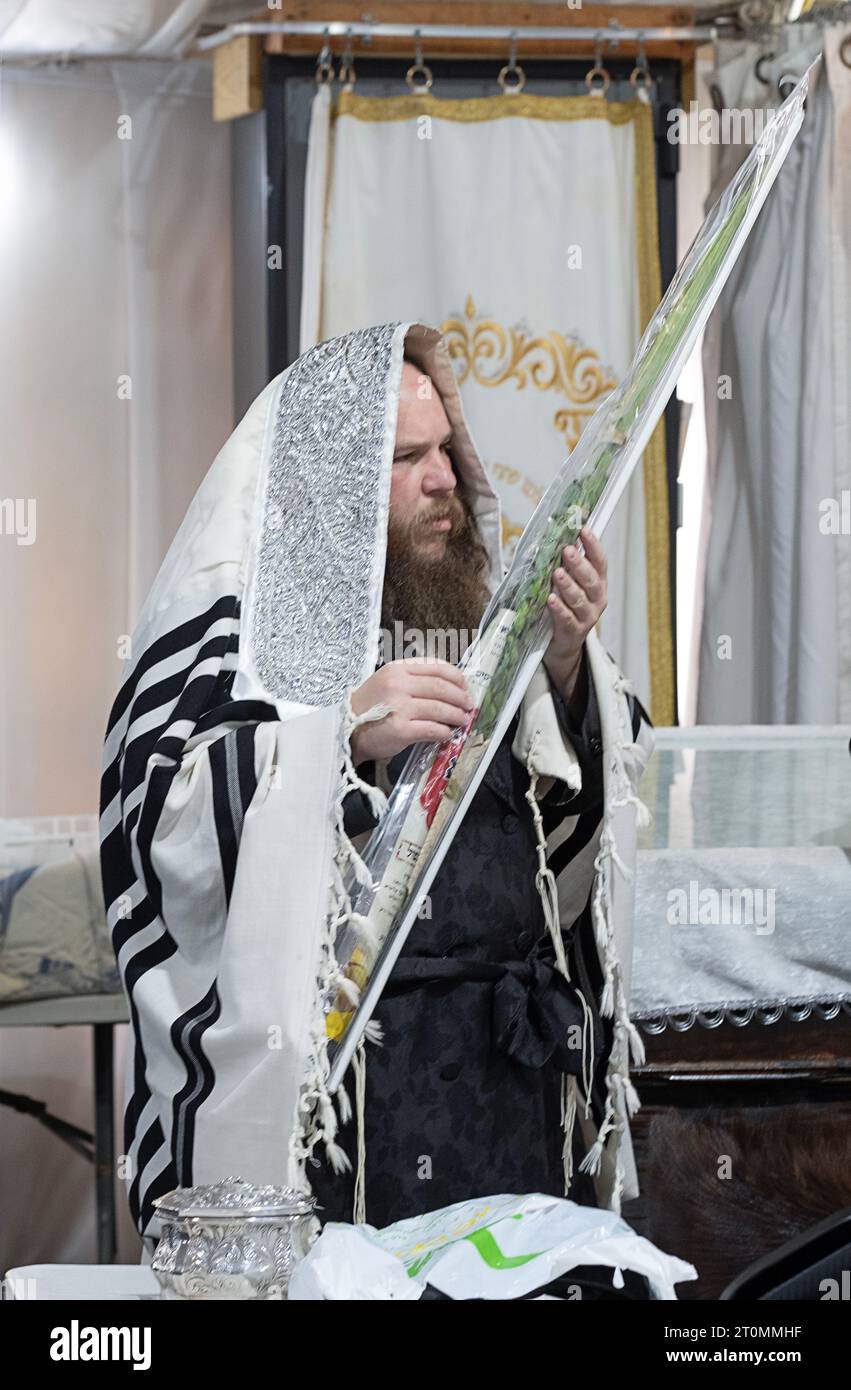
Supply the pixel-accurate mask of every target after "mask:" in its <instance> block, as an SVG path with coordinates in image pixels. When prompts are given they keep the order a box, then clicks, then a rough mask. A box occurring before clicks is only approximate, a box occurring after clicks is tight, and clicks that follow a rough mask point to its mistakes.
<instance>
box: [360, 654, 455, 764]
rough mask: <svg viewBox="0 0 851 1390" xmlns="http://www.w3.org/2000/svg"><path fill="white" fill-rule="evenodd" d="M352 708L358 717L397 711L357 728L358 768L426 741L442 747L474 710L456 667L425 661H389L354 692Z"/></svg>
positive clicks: (390, 756) (446, 662)
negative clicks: (375, 710)
mask: <svg viewBox="0 0 851 1390" xmlns="http://www.w3.org/2000/svg"><path fill="white" fill-rule="evenodd" d="M351 703H352V709H353V711H354V713H355V714H364V713H365V712H366V710H368V709H371V708H372V706H373V705H389V706H390V708H391V709H392V711H393V713H392V714H388V715H386V716H385V718H384V719H377V720H375V721H374V722H372V723H369V724H361V726H360V728H358V729H355V731H354V733H353V734H352V761H353V762H354V764H355V766H357V765H358V764H359V763H366V762H370V761H371V760H372V759H374V758H392V757H393V756H394V754H396V753H401V751H402V749H403V748H408V747H409V746H410V745H411V744H412V743H419V742H420V741H421V740H424V741H425V742H426V743H443V741H444V740H445V739H447V738H449V735H450V734H451V733H452V730H453V729H457V728H458V725H459V724H463V722H464V720H465V718H466V717H467V714H468V713H469V711H470V710H471V709H472V708H473V700H472V697H471V696H470V694H469V692H468V690H467V684H466V681H465V680H464V676H463V674H462V672H461V671H459V670H458V668H457V666H451V665H450V664H449V662H448V661H428V660H425V659H424V658H422V657H419V658H413V659H410V660H408V661H389V662H388V663H387V665H386V666H382V667H381V668H380V669H379V670H378V671H376V673H375V675H374V676H370V678H369V680H366V681H364V683H363V685H359V686H358V688H357V690H353V691H352V697H351Z"/></svg>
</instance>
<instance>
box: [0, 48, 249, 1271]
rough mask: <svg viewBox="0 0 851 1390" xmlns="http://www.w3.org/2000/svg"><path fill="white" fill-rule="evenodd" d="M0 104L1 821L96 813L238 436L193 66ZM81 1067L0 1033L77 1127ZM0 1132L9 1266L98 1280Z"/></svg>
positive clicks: (46, 1188)
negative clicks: (119, 704) (115, 732)
mask: <svg viewBox="0 0 851 1390" xmlns="http://www.w3.org/2000/svg"><path fill="white" fill-rule="evenodd" d="M0 103H2V106H0V188H2V197H0V339H2V341H3V343H4V344H5V345H6V352H5V353H4V370H3V372H2V374H0V420H2V463H0V502H2V501H3V500H6V499H12V501H15V500H16V499H17V500H19V501H21V502H24V503H28V504H30V511H29V515H30V516H31V515H32V504H33V503H34V506H35V522H36V528H35V539H34V542H33V543H32V544H19V543H18V542H19V540H20V539H21V535H20V534H16V533H15V531H14V529H12V530H10V529H9V526H8V525H7V524H5V520H6V518H7V517H8V516H9V515H10V513H9V511H8V509H6V511H4V512H3V513H2V515H3V517H4V526H3V530H2V533H0V593H2V594H3V602H2V604H0V642H2V650H3V653H4V659H3V662H2V664H0V816H2V817H7V818H14V817H20V816H30V815H51V814H65V813H69V814H70V813H82V812H94V811H96V810H97V803H98V782H99V776H100V761H101V743H102V739H103V733H104V728H105V723H106V717H107V713H108V710H109V706H110V704H111V701H112V698H113V696H114V694H115V691H116V689H117V685H118V681H119V678H120V674H121V657H122V652H121V651H120V643H121V639H122V635H124V634H127V633H129V632H130V631H131V630H132V626H133V621H134V617H135V613H136V610H137V609H138V606H139V604H140V602H141V600H142V599H143V598H144V596H145V593H146V591H147V589H148V587H149V586H150V583H151V581H152V580H153V577H154V575H155V573H156V571H157V569H158V567H159V563H160V560H161V559H162V556H163V555H164V553H165V551H166V549H167V547H168V544H169V542H170V541H171V538H172V536H173V535H174V532H175V531H176V529H177V526H178V524H179V522H180V520H181V519H182V516H183V513H184V511H185V509H186V506H187V504H188V502H189V500H190V499H191V497H192V495H193V493H194V492H195V489H196V487H197V485H198V483H199V482H200V480H201V478H202V477H203V475H204V473H205V472H206V470H207V468H208V467H209V464H210V462H211V460H212V459H213V457H214V455H215V454H216V453H217V451H218V449H219V448H220V447H221V445H222V443H223V442H224V440H225V439H226V438H227V436H228V434H229V433H230V431H231V429H232V427H233V412H232V361H231V268H230V259H231V238H230V141H229V131H228V129H227V127H222V126H214V125H213V123H212V119H211V112H210V74H209V69H208V67H207V65H206V64H203V65H202V64H192V63H189V64H182V65H181V66H180V67H177V66H174V65H171V64H160V63H155V62H147V63H138V64H129V63H128V64H123V63H113V64H81V65H76V66H73V67H69V68H64V69H35V70H24V69H9V68H4V69H3V72H2V88H0ZM122 136H123V137H124V138H122ZM25 516H26V514H22V519H25ZM90 1048H91V1034H90V1032H89V1031H88V1030H85V1031H84V1030H74V1029H64V1030H62V1031H61V1032H48V1031H45V1032H43V1033H42V1032H40V1031H36V1030H32V1029H17V1030H16V1029H11V1028H7V1029H2V1030H0V1087H6V1088H8V1089H10V1090H18V1091H24V1092H29V1093H30V1094H33V1095H36V1096H39V1097H40V1098H41V1099H43V1100H45V1101H46V1102H47V1103H48V1105H49V1107H50V1108H51V1109H52V1110H53V1111H54V1112H55V1113H57V1114H59V1115H60V1116H62V1117H63V1118H66V1119H69V1120H71V1121H73V1122H76V1123H78V1124H81V1125H84V1126H86V1127H87V1128H90V1127H91V1124H92V1112H91V1106H92V1094H91V1083H90V1078H91V1065H90ZM119 1072H120V1067H119ZM0 1135H2V1138H0V1266H3V1267H5V1266H6V1265H8V1264H10V1263H13V1264H14V1263H20V1262H24V1263H29V1262H31V1261H36V1260H42V1259H47V1260H74V1259H82V1260H88V1259H92V1258H93V1257H94V1214H93V1177H92V1171H91V1168H90V1166H89V1165H87V1164H86V1163H85V1162H84V1161H83V1160H82V1159H81V1158H78V1157H77V1156H76V1155H74V1154H72V1153H71V1152H70V1150H67V1149H66V1148H65V1146H64V1145H63V1144H62V1143H61V1142H60V1141H59V1140H57V1139H55V1138H53V1137H51V1136H49V1135H48V1134H47V1133H46V1132H45V1131H43V1130H41V1129H40V1128H39V1127H37V1126H36V1125H35V1124H34V1122H33V1121H32V1120H30V1119H27V1118H25V1117H22V1116H18V1115H15V1114H13V1113H12V1112H11V1111H9V1110H5V1109H4V1110H2V1111H0ZM119 1145H120V1136H119Z"/></svg>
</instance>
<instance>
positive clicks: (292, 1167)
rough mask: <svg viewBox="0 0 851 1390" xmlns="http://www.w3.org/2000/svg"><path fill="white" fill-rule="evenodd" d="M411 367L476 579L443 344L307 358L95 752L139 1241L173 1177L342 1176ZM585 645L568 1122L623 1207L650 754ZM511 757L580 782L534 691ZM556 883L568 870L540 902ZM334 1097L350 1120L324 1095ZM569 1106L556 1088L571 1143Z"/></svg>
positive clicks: (208, 506)
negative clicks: (582, 922) (346, 884)
mask: <svg viewBox="0 0 851 1390" xmlns="http://www.w3.org/2000/svg"><path fill="white" fill-rule="evenodd" d="M403 353H405V354H407V355H408V356H409V357H412V358H413V359H414V360H415V361H416V362H417V364H418V365H420V366H421V368H422V370H423V371H426V372H428V373H429V375H430V376H431V377H432V379H433V381H434V383H435V385H436V386H437V388H438V390H439V391H440V392H441V395H442V397H443V400H444V403H445V406H446V410H447V414H448V416H449V419H450V422H451V424H452V427H453V434H454V441H455V442H454V449H453V454H454V460H455V464H456V467H457V469H458V473H459V475H460V477H461V479H462V480H463V483H464V485H465V488H466V492H467V496H468V499H469V501H470V504H471V507H472V510H473V513H474V515H475V518H476V521H477V525H478V528H479V531H480V534H481V537H482V540H483V542H484V544H485V546H486V548H487V551H488V555H489V558H490V574H489V581H490V584H491V586H492V587H493V586H494V585H495V584H496V582H497V581H498V579H499V577H500V574H501V557H500V552H499V535H500V518H499V504H498V501H497V499H496V496H495V494H494V493H493V491H492V489H491V487H490V485H489V483H488V480H487V478H486V475H485V472H484V469H483V468H482V465H481V462H480V460H479V458H478V456H477V454H476V451H475V448H474V446H473V444H472V441H471V439H470V436H469V432H468V430H467V427H466V424H465V422H464V417H463V411H462V408H461V405H460V400H459V397H458V392H457V389H456V387H455V382H454V376H453V372H452V368H451V365H450V362H449V358H448V355H447V353H446V349H445V347H444V345H443V343H442V341H441V339H440V337H439V335H438V334H437V333H435V332H434V331H433V330H430V329H426V328H424V327H422V326H421V325H405V324H402V325H385V326H381V327H378V328H374V329H369V330H364V331H360V332H355V333H352V334H349V335H347V336H346V337H344V338H340V339H335V340H332V341H330V342H327V343H322V344H319V345H318V346H317V347H315V348H313V349H311V350H310V351H309V352H308V353H306V354H304V355H303V356H302V357H300V358H299V359H298V360H297V361H296V362H295V363H294V364H293V365H292V366H291V367H290V368H288V369H287V371H285V372H284V373H282V374H281V375H280V376H279V377H277V378H276V379H275V380H274V381H272V382H271V383H270V384H269V386H268V387H267V388H266V389H265V391H263V392H262V394H261V395H260V396H259V397H258V398H257V400H256V401H255V402H254V404H253V405H252V406H251V407H250V409H249V411H248V412H247V414H246V416H245V417H244V419H243V420H242V422H241V423H240V424H239V426H238V427H237V429H236V430H235V431H234V433H233V435H232V436H231V438H230V439H229V440H228V441H227V443H226V444H225V446H224V448H223V449H222V450H221V452H220V453H219V455H218V457H217V458H216V460H215V462H214V464H213V466H212V468H211V469H210V472H209V473H208V475H207V477H206V479H205V480H204V482H203V483H202V485H201V487H200V489H199V491H198V493H197V495H196V497H195V499H194V501H193V502H192V504H191V506H190V508H189V511H188V513H187V515H186V517H185V519H184V521H183V524H182V525H181V527H180V530H179V531H178V534H177V536H176V537H175V540H174V542H173V544H172V546H171V549H170V550H169V552H168V555H167V556H166V559H165V561H164V562H163V565H162V568H161V570H160V572H159V575H158V576H157V579H156V581H155V583H154V586H153V588H152V590H151V593H150V594H149V596H148V600H147V602H146V604H145V606H144V608H143V611H142V614H141V617H140V619H139V622H138V625H137V627H136V630H135V632H134V634H133V639H132V645H131V654H130V657H129V659H128V661H127V663H126V667H125V672H124V678H123V681H122V685H121V689H120V691H119V694H118V696H117V698H116V701H115V704H114V707H113V710H112V714H111V717H110V722H109V727H108V732H107V737H106V744H105V750H104V772H103V782H102V796H101V842H102V852H101V857H102V870H103V880H104V895H105V901H106V903H107V915H108V922H109V925H110V929H111V931H112V936H113V944H114V948H115V951H116V956H117V959H118V964H119V968H120V971H121V975H122V980H123V984H124V988H125V991H126V994H127V998H128V1003H129V1008H130V1016H131V1024H132V1032H133V1046H132V1048H131V1051H130V1055H129V1059H128V1071H127V1078H126V1109H125V1139H124V1149H125V1154H126V1157H127V1181H128V1186H129V1200H130V1205H131V1210H132V1212H133V1216H134V1219H135V1220H136V1222H137V1225H138V1226H139V1229H140V1231H142V1232H143V1233H149V1234H150V1233H154V1232H155V1231H156V1229H157V1227H156V1221H155V1218H154V1212H153V1207H152V1202H153V1200H154V1199H155V1198H156V1197H157V1196H159V1195H161V1194H162V1193H164V1192H166V1191H168V1190H170V1189H171V1188H173V1187H175V1186H186V1185H191V1184H194V1183H205V1182H212V1181H214V1180H216V1179H220V1178H223V1177H225V1176H227V1175H229V1174H235V1173H238V1174H240V1175H242V1176H243V1177H245V1178H246V1179H248V1180H249V1181H252V1182H255V1183H272V1182H276V1183H280V1182H287V1181H289V1182H290V1183H292V1184H294V1185H299V1186H301V1187H303V1188H305V1189H307V1190H309V1182H308V1171H309V1170H306V1168H305V1164H306V1159H307V1157H308V1155H309V1154H310V1153H311V1152H312V1150H313V1148H314V1147H315V1146H316V1145H317V1143H319V1142H322V1143H324V1145H325V1148H326V1151H327V1153H328V1156H329V1158H330V1160H331V1162H332V1163H333V1164H334V1165H335V1166H336V1167H341V1166H347V1164H348V1158H347V1156H346V1155H344V1154H343V1153H342V1151H341V1150H340V1149H339V1147H338V1145H337V1144H336V1142H335V1134H336V1129H337V1115H336V1113H335V1109H334V1104H333V1101H332V1098H331V1097H330V1096H329V1094H328V1091H327V1086H326V1080H327V1068H328V1058H327V1039H326V1033H325V1021H324V1015H323V1011H322V1003H323V999H324V998H325V997H326V991H327V990H328V988H329V987H330V986H331V985H333V984H335V983H336V982H337V981H338V980H339V978H340V976H339V968H338V966H337V962H336V960H335V959H334V952H333V945H334V936H335V933H336V926H337V924H338V923H339V921H340V919H341V917H345V913H346V910H347V902H346V899H345V894H344V892H343V887H342V885H343V873H344V870H345V866H346V863H347V862H348V861H347V856H348V855H350V854H351V846H350V845H349V842H348V841H347V839H346V837H345V834H344V831H343V821H342V803H343V799H344V797H345V796H346V794H347V793H348V791H349V790H350V789H351V788H352V787H353V786H362V787H363V789H364V790H366V791H368V793H369V794H370V795H371V796H372V797H373V799H374V804H375V805H376V807H378V804H379V800H380V794H379V793H376V792H375V791H374V790H373V789H371V788H366V787H365V785H364V784H362V783H360V782H359V779H358V778H357V774H356V772H355V769H354V767H353V765H352V762H351V757H350V752H349V737H350V734H351V730H352V727H353V723H354V721H353V719H352V716H351V710H350V706H349V698H348V697H349V692H350V691H351V690H353V689H354V688H356V687H357V686H358V685H360V684H361V683H362V682H363V681H364V680H365V679H366V678H367V677H368V676H369V675H371V674H372V672H373V670H374V669H375V664H376V659H377V653H378V643H379V629H380V613H381V593H382V584H383V573H384V561H385V546H386V533H387V516H388V507H389V489H390V473H391V466H392V458H393V448H394V442H395V430H396V413H397V406H398V397H399V386H400V378H401V369H402V358H403ZM588 651H589V664H590V669H591V673H592V678H593V680H594V682H595V687H596V690H597V696H598V702H599V705H600V709H601V717H602V721H603V737H604V756H605V758H606V802H607V805H606V815H605V818H604V822H603V825H602V826H601V837H600V839H599V841H598V842H597V844H596V845H595V858H594V862H593V864H591V865H590V866H589V865H587V864H586V866H585V871H584V872H583V874H582V878H583V879H584V880H585V882H584V886H583V884H582V883H579V884H576V885H574V886H575V888H577V889H578V891H577V893H576V896H577V899H578V898H580V897H581V895H582V892H583V891H584V893H585V898H584V899H583V900H582V902H580V904H579V906H580V908H581V906H582V905H583V903H584V901H587V896H588V892H589V890H590V887H591V883H592V881H593V882H594V884H595V885H596V888H595V894H596V896H595V902H596V909H595V911H596V923H597V939H598V948H599V951H600V957H601V962H602V964H603V971H604V976H605V978H606V980H607V982H608V986H607V987H608V991H609V994H610V998H609V999H608V1000H604V1001H603V1003H604V1012H605V1009H606V1006H607V1005H608V1009H609V1012H610V1013H612V1012H613V1013H614V1016H615V1021H616V1031H615V1047H614V1049H613V1051H612V1055H611V1058H610V1060H609V1065H608V1074H607V1088H608V1096H609V1104H608V1106H607V1114H606V1117H605V1118H604V1120H603V1123H602V1126H595V1124H594V1122H593V1119H591V1120H589V1117H588V1114H587V1113H585V1114H582V1113H580V1121H581V1122H582V1124H583V1131H584V1132H585V1135H586V1139H587V1142H588V1144H589V1146H591V1148H590V1152H589V1155H588V1167H589V1168H590V1169H591V1171H594V1172H595V1173H596V1180H597V1184H598V1194H599V1197H600V1200H601V1201H604V1202H605V1203H606V1204H609V1203H611V1204H614V1205H617V1203H618V1202H619V1199H620V1194H621V1192H622V1191H626V1192H627V1194H629V1193H630V1192H632V1191H633V1190H634V1189H635V1175H634V1169H633V1166H632V1159H631V1149H630V1146H629V1132H628V1125H627V1103H628V1099H629V1098H628V1079H627V1075H628V1062H629V1059H628V1049H627V1035H628V1031H629V1029H628V1020H627V1018H626V1002H625V1001H626V999H627V998H628V988H627V986H628V980H626V979H625V970H626V967H627V965H628V962H629V959H630V955H631V922H630V915H631V888H630V887H629V885H628V883H627V881H626V879H624V880H623V881H622V882H621V880H620V870H619V868H618V858H617V854H616V852H615V851H614V847H613V840H612V836H613V835H614V834H617V836H618V843H619V844H620V843H621V839H620V837H621V835H624V836H626V835H627V834H628V825H629V822H630V818H632V817H633V813H634V805H633V802H634V790H633V788H634V782H635V778H636V776H637V773H638V770H639V766H640V765H643V758H644V756H645V752H644V751H639V750H638V749H637V748H636V747H634V746H633V744H632V731H631V729H630V728H629V711H628V708H627V704H626V700H625V698H624V695H623V689H622V678H621V677H620V675H619V673H618V672H617V671H616V669H615V668H614V666H613V664H612V663H611V662H610V660H609V658H608V657H607V656H606V655H605V653H603V652H602V649H601V648H600V646H599V644H598V643H597V642H596V640H595V639H594V638H591V639H589V643H588ZM539 675H541V676H542V675H543V673H542V672H539ZM367 717H368V716H367ZM523 738H525V739H526V740H527V746H525V747H522V746H521V743H522V739H523ZM514 750H515V754H516V755H517V756H520V757H522V758H523V759H524V761H526V762H527V766H529V768H530V771H532V772H534V774H535V775H536V776H538V777H541V778H546V777H565V778H566V779H567V780H570V778H573V779H574V781H575V779H576V777H577V775H578V771H579V769H578V764H577V761H576V758H575V755H573V753H572V750H571V749H570V748H569V746H568V745H567V744H566V743H565V741H564V739H563V738H562V736H561V734H560V733H559V731H558V725H557V721H556V715H555V710H554V707H553V704H552V700H551V699H550V697H549V693H548V690H547V688H546V681H545V679H544V682H543V685H541V684H540V683H539V682H538V681H537V678H536V680H535V681H533V683H532V686H531V687H530V690H529V693H528V695H527V698H526V700H525V701H524V703H523V706H522V707H521V720H520V726H519V729H518V738H517V740H516V741H515V746H514ZM645 751H646V750H645ZM630 759H632V763H631V762H630ZM562 838H563V837H562ZM546 852H547V851H546V850H545V849H543V848H542V853H544V854H545V853H546ZM550 877H552V875H550ZM572 877H573V876H572V875H571V874H570V873H568V871H565V872H564V873H563V874H562V875H561V876H560V880H559V886H558V887H559V893H560V894H561V892H562V891H565V892H567V887H566V882H567V881H568V880H569V879H571V878H572ZM539 880H540V882H539V887H540V888H541V890H542V896H543V895H544V892H545V891H546V883H545V874H544V875H539ZM562 880H565V883H564V884H563V883H562ZM621 893H624V902H623V903H621V902H620V896H621ZM545 908H546V903H545ZM577 910H578V909H577ZM568 911H569V912H570V913H572V915H571V916H570V918H569V920H568V917H567V916H566V915H565V914H564V912H563V913H562V924H563V925H565V926H566V925H569V923H570V922H572V921H573V920H574V918H575V916H576V911H574V910H573V905H572V904H571V905H570V906H569V908H568ZM338 1101H339V1108H340V1112H341V1114H342V1115H343V1116H345V1114H346V1112H347V1110H348V1101H347V1099H346V1098H345V1094H344V1092H343V1091H342V1088H341V1091H340V1092H339V1093H338ZM583 1104H584V1100H583V1098H582V1097H581V1095H578V1094H574V1095H572V1096H571V1097H570V1098H568V1108H569V1110H570V1114H569V1115H567V1116H566V1128H567V1127H568V1121H569V1123H570V1125H572V1119H573V1116H574V1115H575V1114H576V1113H577V1105H583ZM589 1126H590V1128H589ZM598 1130H599V1133H598ZM568 1138H569V1135H568ZM595 1144H596V1147H594V1146H595ZM566 1148H567V1144H566ZM636 1190H637V1189H636ZM400 1215H403V1213H400Z"/></svg>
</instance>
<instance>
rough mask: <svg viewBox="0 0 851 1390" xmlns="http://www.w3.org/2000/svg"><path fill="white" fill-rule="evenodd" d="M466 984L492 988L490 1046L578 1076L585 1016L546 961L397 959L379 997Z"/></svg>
mask: <svg viewBox="0 0 851 1390" xmlns="http://www.w3.org/2000/svg"><path fill="white" fill-rule="evenodd" d="M469 981H479V982H481V983H484V984H493V1005H492V1025H493V1042H494V1044H495V1046H496V1047H497V1048H498V1049H499V1050H500V1051H501V1052H504V1053H505V1054H506V1056H508V1057H511V1058H512V1059H513V1061H515V1062H519V1064H520V1065H521V1066H524V1067H532V1068H538V1067H543V1066H545V1065H546V1063H547V1062H550V1061H552V1062H554V1063H555V1065H556V1066H557V1067H558V1069H559V1071H563V1072H567V1073H568V1074H572V1075H574V1076H579V1075H580V1074H581V1070H582V1037H583V1029H584V1026H585V1010H584V1009H583V1007H582V1001H581V998H580V995H579V991H578V989H577V988H576V986H575V985H574V984H572V983H571V982H570V981H569V980H566V979H565V978H564V976H563V975H562V974H561V973H560V972H559V971H558V970H556V968H555V966H553V965H551V964H550V963H549V962H548V961H545V960H541V959H537V958H531V959H529V960H520V961H514V960H507V961H488V960H459V959H456V958H455V957H452V956H401V957H400V958H399V960H397V962H396V964H395V965H394V967H393V971H392V974H391V975H390V978H389V980H388V981H387V984H386V985H385V987H384V992H383V997H384V998H393V997H394V996H398V995H402V994H405V993H407V992H408V991H410V990H413V989H421V988H426V987H427V986H428V985H440V984H454V983H458V984H460V983H462V982H469ZM592 1019H593V1024H592V1027H593V1032H594V1050H595V1054H596V1053H598V1051H599V1049H600V1047H601V1046H602V1041H603V1040H602V1030H601V1029H600V1028H599V1022H598V1020H597V1017H596V1011H595V1010H593V1009H592Z"/></svg>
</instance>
